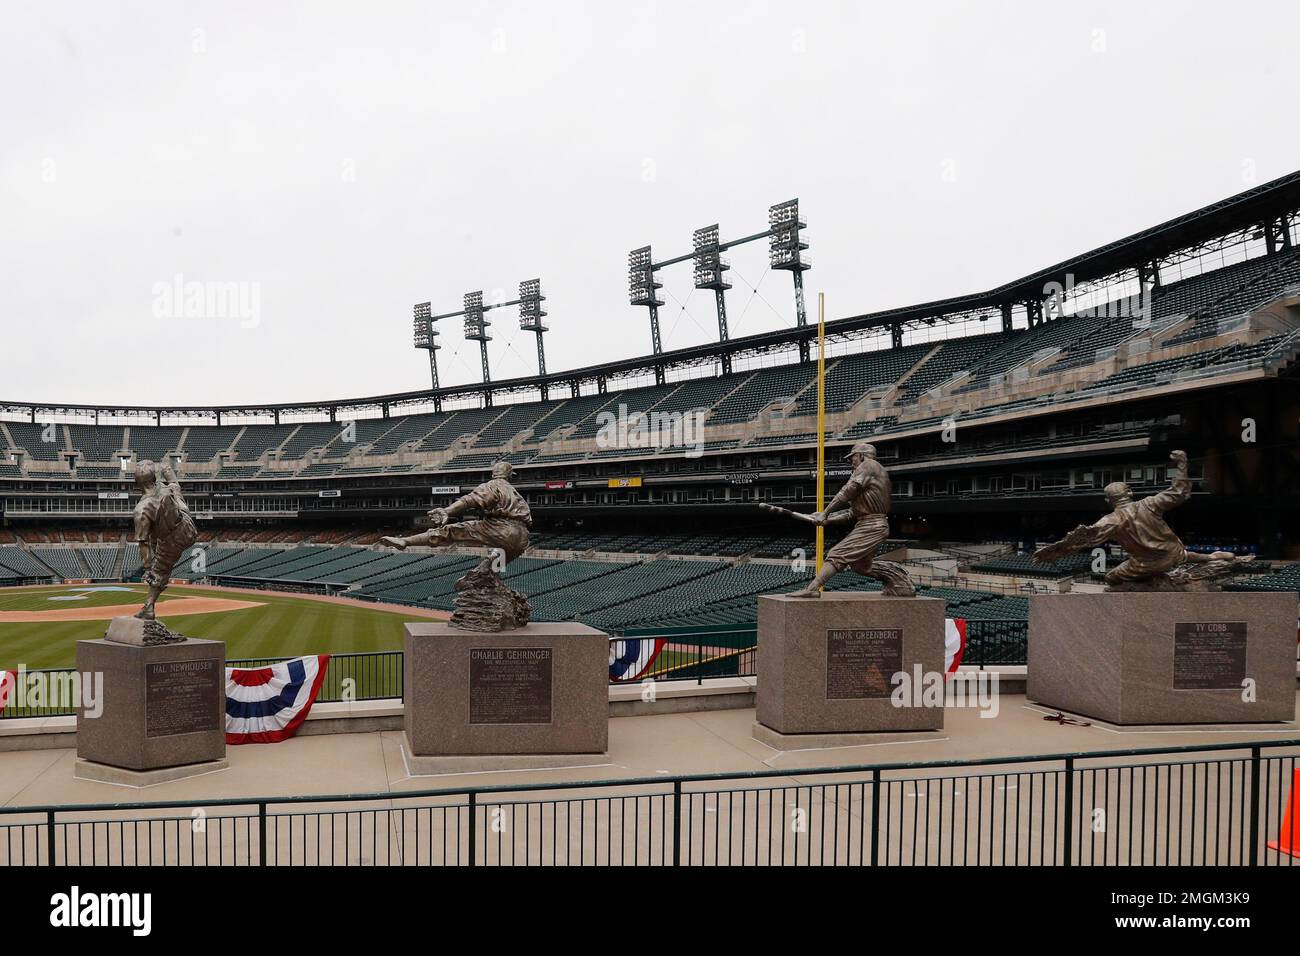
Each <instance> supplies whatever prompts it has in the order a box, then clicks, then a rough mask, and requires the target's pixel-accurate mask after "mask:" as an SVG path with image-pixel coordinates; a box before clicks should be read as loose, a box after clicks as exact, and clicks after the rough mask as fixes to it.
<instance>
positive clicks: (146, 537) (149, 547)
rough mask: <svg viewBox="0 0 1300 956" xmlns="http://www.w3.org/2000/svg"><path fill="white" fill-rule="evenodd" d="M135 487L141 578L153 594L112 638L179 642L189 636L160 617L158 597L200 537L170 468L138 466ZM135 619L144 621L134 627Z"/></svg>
mask: <svg viewBox="0 0 1300 956" xmlns="http://www.w3.org/2000/svg"><path fill="white" fill-rule="evenodd" d="M135 484H136V488H138V489H139V491H140V500H139V501H138V502H137V503H136V506H135V512H134V515H133V517H134V520H135V540H136V543H137V544H138V545H139V546H140V564H141V565H142V567H143V568H144V574H143V577H142V578H141V580H143V581H144V583H145V584H146V585H147V586H148V588H149V596H148V598H147V599H146V600H145V602H144V607H142V608H140V610H139V611H138V612H137V613H136V615H135V618H134V619H132V618H118V619H116V620H114V621H113V622H112V623H111V624H110V625H109V629H108V634H107V635H106V637H107V638H108V639H109V640H110V641H117V642H119V643H124V644H174V643H177V642H179V641H183V640H185V636H184V635H182V634H177V633H176V632H175V631H173V630H171V629H170V628H168V627H167V626H166V625H164V624H163V623H162V622H161V621H158V620H157V619H156V607H157V604H158V598H159V597H161V596H162V593H163V591H165V590H166V589H167V585H168V583H170V582H171V579H172V571H173V570H175V568H176V562H177V561H179V560H180V557H181V555H182V554H183V553H184V552H185V549H186V548H188V547H189V546H190V545H192V544H193V543H194V542H195V541H196V540H197V539H198V536H199V535H198V532H197V531H196V530H195V528H194V519H193V518H192V517H191V516H190V509H189V507H188V506H187V505H186V504H185V497H184V496H183V495H182V494H181V485H180V482H179V481H177V480H176V473H175V472H174V471H173V470H172V468H171V466H170V465H166V464H164V465H155V464H154V463H153V462H151V461H138V462H136V465H135ZM133 620H134V621H143V622H144V623H143V624H133V623H132V621H133Z"/></svg>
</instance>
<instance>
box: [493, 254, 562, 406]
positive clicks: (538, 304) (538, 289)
mask: <svg viewBox="0 0 1300 956" xmlns="http://www.w3.org/2000/svg"><path fill="white" fill-rule="evenodd" d="M545 301H546V296H544V295H542V280H541V279H526V280H524V281H523V282H521V283H519V327H520V328H521V329H523V330H524V331H526V332H535V333H537V374H538V375H540V376H541V377H542V378H545V377H546V346H545V345H544V344H543V343H542V333H543V332H545V331H546V326H545V325H543V324H542V319H543V318H545V317H546V312H545V311H544V310H543V309H542V303H543V302H545ZM484 368H485V369H486V368H487V366H486V365H485V366H484ZM547 392H548V389H547V387H546V383H545V382H543V383H542V401H546V399H547V398H549V397H550V396H549V395H548V394H547Z"/></svg>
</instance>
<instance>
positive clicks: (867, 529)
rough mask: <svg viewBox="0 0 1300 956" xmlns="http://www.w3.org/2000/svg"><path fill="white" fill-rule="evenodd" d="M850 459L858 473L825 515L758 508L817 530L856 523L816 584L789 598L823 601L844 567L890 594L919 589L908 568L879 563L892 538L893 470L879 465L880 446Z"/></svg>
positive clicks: (857, 448) (859, 448)
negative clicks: (878, 555)
mask: <svg viewBox="0 0 1300 956" xmlns="http://www.w3.org/2000/svg"><path fill="white" fill-rule="evenodd" d="M848 459H849V463H850V464H852V465H853V474H852V475H850V476H849V480H848V481H847V482H845V484H844V487H843V488H841V489H840V490H839V492H838V493H837V494H836V495H835V497H834V498H832V499H831V503H830V504H829V505H828V506H827V507H826V510H825V511H816V512H813V513H812V514H810V515H805V514H800V513H798V512H796V511H789V510H788V509H786V508H779V507H777V506H776V505H770V504H767V503H766V502H764V503H762V504H760V505H759V507H760V508H763V509H764V510H766V511H775V512H779V513H782V514H787V515H789V516H790V517H792V518H797V519H799V520H800V521H807V522H808V523H810V524H814V525H817V526H818V527H826V526H827V525H832V524H847V523H849V522H852V523H853V530H852V531H850V532H849V533H848V534H847V535H845V536H844V540H842V541H840V543H839V544H837V545H835V547H833V548H831V550H830V551H829V552H828V553H827V555H826V559H825V561H824V562H823V563H822V567H821V570H820V571H818V572H817V576H816V577H815V578H813V579H812V581H811V583H809V585H808V586H807V587H805V588H801V589H800V590H798V591H794V592H792V593H791V595H790V596H791V597H798V598H815V597H820V596H821V589H822V587H824V586H825V584H826V582H827V581H829V580H830V579H831V578H832V577H834V576H835V575H836V574H838V573H839V572H840V571H843V570H844V569H845V568H852V569H853V570H854V571H857V572H858V574H861V575H863V576H864V577H868V578H875V579H876V580H877V581H882V582H884V585H885V588H884V593H885V594H889V595H894V596H897V597H915V596H916V588H915V587H914V586H913V584H912V579H911V578H910V577H908V575H907V569H906V568H904V567H903V566H902V565H901V564H895V563H893V562H892V561H876V560H874V558H875V555H876V549H877V548H879V547H880V543H881V542H882V541H884V540H885V538H886V537H887V536H888V535H889V494H890V484H889V472H887V471H886V470H885V467H884V465H882V464H880V462H878V461H876V446H875V445H872V444H870V443H869V442H858V443H857V444H856V445H854V446H853V448H852V450H851V451H850V452H849V454H848Z"/></svg>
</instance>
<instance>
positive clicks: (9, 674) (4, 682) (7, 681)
mask: <svg viewBox="0 0 1300 956" xmlns="http://www.w3.org/2000/svg"><path fill="white" fill-rule="evenodd" d="M17 686H18V674H17V672H15V671H0V714H2V713H4V709H5V707H6V706H8V704H9V698H10V697H12V696H13V694H14V688H15V687H17Z"/></svg>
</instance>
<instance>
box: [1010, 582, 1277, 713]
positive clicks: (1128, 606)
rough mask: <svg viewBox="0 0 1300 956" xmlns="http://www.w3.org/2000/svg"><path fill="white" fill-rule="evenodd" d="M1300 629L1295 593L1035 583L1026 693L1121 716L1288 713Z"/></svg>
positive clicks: (1076, 709)
mask: <svg viewBox="0 0 1300 956" xmlns="http://www.w3.org/2000/svg"><path fill="white" fill-rule="evenodd" d="M1295 628H1296V596H1295V593H1294V592H1286V593H1282V592H1265V591H1187V592H1155V593H1148V592H1113V593H1103V594H1077V593H1075V594H1041V595H1039V594H1036V595H1034V596H1032V597H1031V598H1030V599H1029V682H1028V688H1027V695H1028V697H1029V698H1030V699H1031V700H1036V701H1038V702H1039V703H1041V704H1043V705H1044V706H1047V707H1052V708H1054V709H1056V710H1062V711H1068V712H1070V713H1075V714H1082V715H1084V716H1087V717H1093V718H1095V719H1097V720H1104V721H1107V722H1109V723H1113V724H1121V725H1123V724H1192V723H1207V724H1234V723H1264V722H1272V721H1289V720H1293V719H1294V718H1295V692H1296V659H1295V655H1296V636H1295V635H1296V631H1295ZM1248 689H1249V690H1251V691H1252V693H1253V699H1249V698H1250V697H1251V694H1248V693H1247V690H1248Z"/></svg>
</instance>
